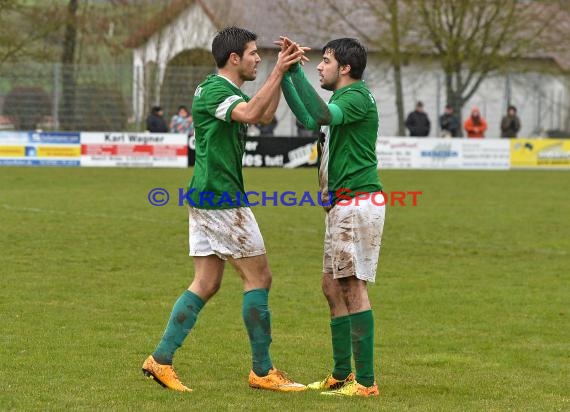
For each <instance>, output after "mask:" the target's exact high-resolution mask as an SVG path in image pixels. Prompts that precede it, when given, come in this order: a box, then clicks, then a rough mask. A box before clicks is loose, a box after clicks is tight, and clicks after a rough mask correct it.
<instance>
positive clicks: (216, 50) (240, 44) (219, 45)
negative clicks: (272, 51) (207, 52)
mask: <svg viewBox="0 0 570 412" xmlns="http://www.w3.org/2000/svg"><path fill="white" fill-rule="evenodd" d="M255 40H257V34H255V33H253V32H251V31H249V30H246V29H242V28H240V27H226V28H225V29H223V30H221V31H220V32H219V33H218V34H217V35H216V37H214V41H212V54H213V55H214V60H215V61H216V66H218V68H221V67H224V66H225V65H226V62H227V61H228V59H229V58H230V54H232V53H236V54H237V55H238V56H239V57H243V52H244V51H245V45H246V44H247V43H249V42H250V41H255Z"/></svg>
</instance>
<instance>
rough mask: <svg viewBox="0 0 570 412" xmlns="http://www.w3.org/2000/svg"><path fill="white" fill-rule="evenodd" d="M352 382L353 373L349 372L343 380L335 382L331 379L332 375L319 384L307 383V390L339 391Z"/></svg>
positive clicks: (335, 380)
mask: <svg viewBox="0 0 570 412" xmlns="http://www.w3.org/2000/svg"><path fill="white" fill-rule="evenodd" d="M353 380H354V373H352V372H350V374H349V375H348V376H347V377H346V379H344V380H340V381H339V380H337V379H335V378H333V376H332V374H331V375H329V376H327V377H326V378H325V379H324V380H322V381H319V382H313V383H309V384H308V385H307V389H313V390H318V391H332V390H335V389H340V388H342V387H343V386H344V385H346V384H347V383H348V382H352V381H353Z"/></svg>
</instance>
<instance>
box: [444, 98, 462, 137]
mask: <svg viewBox="0 0 570 412" xmlns="http://www.w3.org/2000/svg"><path fill="white" fill-rule="evenodd" d="M439 126H440V127H441V135H442V137H459V132H460V127H461V126H460V124H459V119H458V118H457V116H456V115H455V113H454V112H453V106H451V105H449V104H448V105H447V106H445V110H444V112H443V114H442V115H441V116H440V117H439Z"/></svg>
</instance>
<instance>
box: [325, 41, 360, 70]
mask: <svg viewBox="0 0 570 412" xmlns="http://www.w3.org/2000/svg"><path fill="white" fill-rule="evenodd" d="M327 51H330V52H332V54H333V55H334V58H335V59H336V61H337V62H338V63H339V64H340V65H341V66H345V65H347V64H348V65H349V66H350V73H349V76H350V77H352V78H353V79H356V80H359V79H362V74H363V73H364V69H365V68H366V49H365V48H364V46H363V45H362V44H361V43H360V42H359V41H358V40H357V39H351V38H346V37H345V38H342V39H336V40H331V41H329V42H328V43H327V44H326V45H325V47H323V54H324V53H326V52H327Z"/></svg>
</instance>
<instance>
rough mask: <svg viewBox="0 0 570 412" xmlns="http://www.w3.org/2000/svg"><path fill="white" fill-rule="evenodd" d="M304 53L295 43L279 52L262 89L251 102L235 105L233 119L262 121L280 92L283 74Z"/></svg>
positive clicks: (238, 120) (253, 122) (249, 121)
mask: <svg viewBox="0 0 570 412" xmlns="http://www.w3.org/2000/svg"><path fill="white" fill-rule="evenodd" d="M302 55H303V51H302V50H299V49H297V47H296V46H295V45H294V44H291V45H290V46H289V47H288V48H287V49H286V50H285V52H281V53H279V57H278V58H277V63H276V64H275V67H274V68H273V70H272V71H271V74H270V75H269V77H268V78H267V80H266V81H265V83H264V84H263V86H261V89H259V91H258V92H257V93H256V94H255V95H254V96H253V97H252V98H251V100H250V101H249V102H247V103H246V102H240V103H238V104H237V105H236V106H235V107H234V109H233V110H232V113H231V118H232V120H233V121H236V122H242V123H249V124H255V123H260V122H261V120H262V118H263V117H264V115H265V114H266V111H267V109H268V108H269V106H270V105H271V103H272V99H275V94H276V93H279V86H280V85H281V79H282V78H283V74H284V73H285V72H286V71H287V70H289V68H290V67H291V65H292V64H294V63H296V62H298V61H299V60H300V59H301V56H302ZM275 107H277V106H275ZM273 114H275V112H273ZM272 117H273V116H272Z"/></svg>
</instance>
